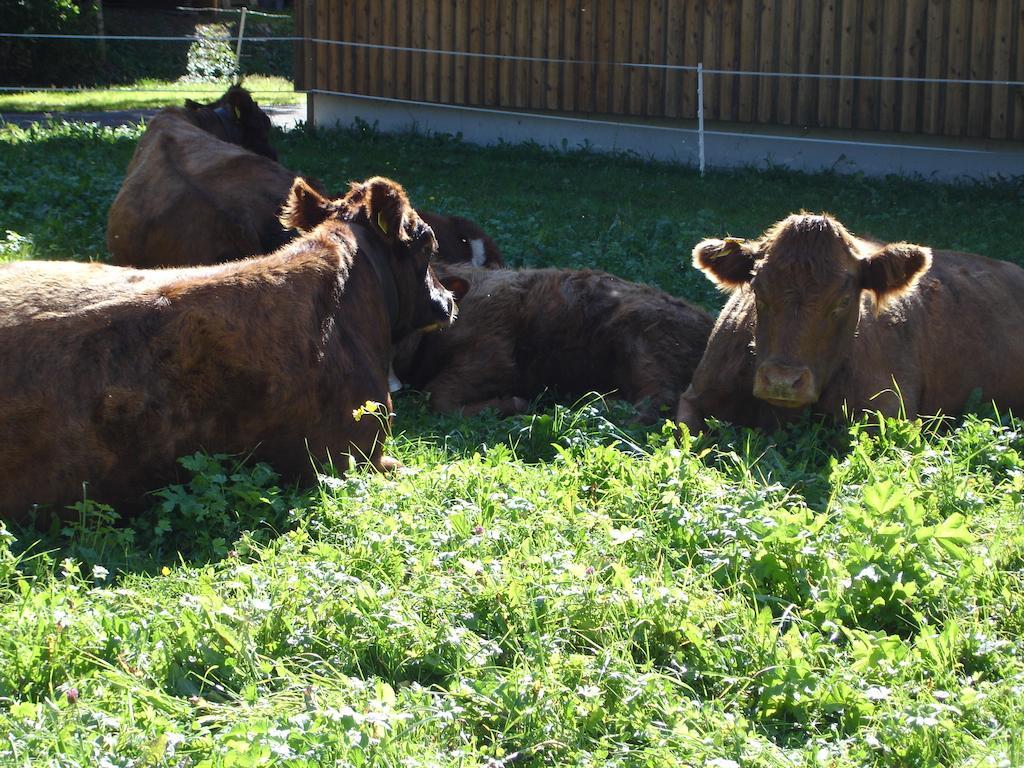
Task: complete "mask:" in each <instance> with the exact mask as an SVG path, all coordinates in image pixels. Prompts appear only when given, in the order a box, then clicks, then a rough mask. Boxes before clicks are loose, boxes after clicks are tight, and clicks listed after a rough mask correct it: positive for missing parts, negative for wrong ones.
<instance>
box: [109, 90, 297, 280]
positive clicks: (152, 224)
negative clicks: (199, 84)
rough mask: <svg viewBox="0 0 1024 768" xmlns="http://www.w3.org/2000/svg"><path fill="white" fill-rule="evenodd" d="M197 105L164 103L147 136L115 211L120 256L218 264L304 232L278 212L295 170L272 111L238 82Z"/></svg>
mask: <svg viewBox="0 0 1024 768" xmlns="http://www.w3.org/2000/svg"><path fill="white" fill-rule="evenodd" d="M191 104H192V106H186V107H185V108H181V107H168V108H166V109H163V110H161V111H160V112H158V113H157V114H156V115H155V116H154V117H153V119H152V120H150V121H149V125H148V126H147V127H146V132H145V133H144V134H143V135H142V138H141V139H139V145H138V146H137V147H136V149H135V154H134V155H133V156H132V159H131V162H130V163H129V165H128V170H127V172H126V173H125V180H124V183H123V184H122V185H121V190H120V191H119V192H118V194H117V197H116V198H114V202H113V204H112V205H111V206H110V212H109V214H108V215H107V248H108V250H109V251H110V254H111V261H112V262H113V263H114V264H118V265H120V266H132V267H169V266H198V265H201V264H218V263H220V262H223V261H233V260H235V259H240V258H244V257H246V256H252V255H256V254H263V253H270V252H271V251H273V250H276V249H277V248H279V247H281V246H282V245H284V244H285V243H286V242H288V241H289V240H291V239H292V238H293V237H294V236H295V235H296V234H297V233H296V232H295V231H293V230H288V229H286V228H285V227H283V226H281V223H280V221H279V220H278V213H279V211H280V208H281V205H282V204H283V203H284V201H285V199H286V197H287V195H288V190H289V189H291V185H292V180H293V179H294V178H295V175H296V174H294V173H293V172H291V171H289V170H287V169H286V168H284V167H283V166H281V165H279V164H278V163H277V162H276V159H277V153H276V152H274V150H273V149H272V148H271V146H270V144H269V141H268V136H269V130H270V118H268V117H267V116H266V115H265V114H264V113H263V111H262V110H260V108H259V106H257V104H256V102H254V101H253V100H252V97H251V96H250V95H249V93H248V92H247V91H245V89H243V88H238V87H232V88H231V89H230V90H229V91H228V92H227V93H226V94H225V95H224V96H223V97H222V98H221V99H220V100H219V101H217V102H214V104H212V105H209V106H205V107H204V106H198V105H195V104H194V102H192V103H191Z"/></svg>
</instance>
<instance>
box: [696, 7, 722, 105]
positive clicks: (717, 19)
mask: <svg viewBox="0 0 1024 768" xmlns="http://www.w3.org/2000/svg"><path fill="white" fill-rule="evenodd" d="M701 60H702V61H703V62H704V68H705V69H720V67H721V63H722V3H721V0H705V2H704V39H703V45H702V46H701ZM721 77H722V76H721V75H707V74H705V75H704V117H705V119H709V120H716V119H718V105H719V99H718V85H719V83H720V82H721Z"/></svg>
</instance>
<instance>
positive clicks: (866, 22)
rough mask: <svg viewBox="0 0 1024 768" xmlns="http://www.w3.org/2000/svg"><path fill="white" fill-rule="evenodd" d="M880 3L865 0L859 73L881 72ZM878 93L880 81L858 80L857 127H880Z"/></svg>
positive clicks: (875, 0)
mask: <svg viewBox="0 0 1024 768" xmlns="http://www.w3.org/2000/svg"><path fill="white" fill-rule="evenodd" d="M880 3H881V0H863V12H862V13H861V20H860V29H861V40H860V61H859V68H860V72H859V73H858V74H861V75H877V74H878V73H879V67H878V58H879V49H880V39H879V35H880V34H881V32H882V14H881V8H880V7H879V5H880ZM878 93H879V90H878V81H872V80H860V81H858V82H857V119H856V127H857V128H866V129H869V130H874V129H877V128H878Z"/></svg>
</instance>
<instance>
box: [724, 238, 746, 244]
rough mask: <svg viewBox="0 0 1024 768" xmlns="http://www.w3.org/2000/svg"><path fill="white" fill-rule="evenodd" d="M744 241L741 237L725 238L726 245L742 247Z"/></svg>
mask: <svg viewBox="0 0 1024 768" xmlns="http://www.w3.org/2000/svg"><path fill="white" fill-rule="evenodd" d="M743 243H744V240H743V238H742V237H727V238H725V244H726V245H743Z"/></svg>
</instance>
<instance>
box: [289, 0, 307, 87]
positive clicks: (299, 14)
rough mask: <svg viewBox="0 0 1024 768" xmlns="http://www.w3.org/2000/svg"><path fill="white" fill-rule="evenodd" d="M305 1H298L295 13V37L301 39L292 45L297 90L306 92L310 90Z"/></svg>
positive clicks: (293, 70)
mask: <svg viewBox="0 0 1024 768" xmlns="http://www.w3.org/2000/svg"><path fill="white" fill-rule="evenodd" d="M304 6H305V4H304V3H303V0H296V3H295V10H294V12H293V22H294V24H295V36H296V37H298V38H300V39H299V40H298V41H297V42H294V43H292V72H294V73H295V74H294V75H293V76H294V78H295V90H297V91H304V90H306V89H308V88H309V85H308V84H307V82H306V42H305V39H306V28H305V23H306V9H305V7H304Z"/></svg>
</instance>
